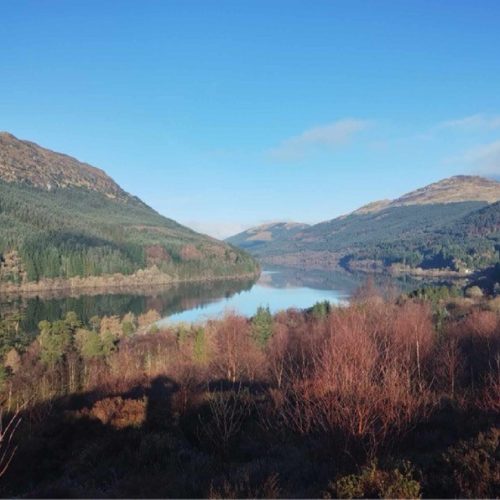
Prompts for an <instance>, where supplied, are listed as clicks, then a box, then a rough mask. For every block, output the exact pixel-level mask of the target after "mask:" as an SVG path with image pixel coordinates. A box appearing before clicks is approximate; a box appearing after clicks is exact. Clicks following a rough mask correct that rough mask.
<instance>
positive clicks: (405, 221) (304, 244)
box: [228, 201, 500, 273]
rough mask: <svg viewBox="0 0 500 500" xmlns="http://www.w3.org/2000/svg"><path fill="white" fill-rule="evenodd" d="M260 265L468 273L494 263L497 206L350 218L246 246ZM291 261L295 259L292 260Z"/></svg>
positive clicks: (399, 209) (472, 204)
mask: <svg viewBox="0 0 500 500" xmlns="http://www.w3.org/2000/svg"><path fill="white" fill-rule="evenodd" d="M228 241H231V242H238V241H240V243H238V246H240V247H241V248H245V249H247V250H248V251H250V252H251V253H252V254H254V255H256V256H257V257H258V258H260V259H261V260H263V261H268V262H272V263H278V264H287V263H288V264H292V265H293V264H294V263H300V264H301V265H308V263H311V262H313V261H314V263H315V264H318V263H319V265H321V263H322V262H325V267H328V266H329V265H331V262H332V261H333V262H335V263H336V264H337V265H341V266H343V267H346V268H348V269H351V270H352V269H365V270H368V269H370V270H373V269H380V270H381V269H387V268H391V269H397V268H399V269H412V268H413V269H415V268H420V269H423V270H431V271H432V270H449V271H458V272H465V273H470V272H472V271H475V270H478V269H483V268H486V267H488V266H491V265H494V264H496V263H497V262H498V261H499V248H500V203H498V202H497V203H493V204H491V205H489V204H488V203H487V202H486V201H462V202H456V203H434V204H428V203H425V204H415V205H405V206H390V207H388V208H381V209H378V210H374V211H363V210H362V211H357V212H354V213H352V214H350V215H347V216H343V217H338V218H336V219H333V220H330V221H327V222H323V223H320V224H316V225H314V226H311V227H308V228H304V229H302V230H300V231H298V232H295V233H294V234H290V235H285V234H283V235H281V236H280V237H279V238H274V239H273V240H272V241H268V242H260V244H259V245H250V244H249V242H248V241H243V242H241V236H240V235H236V236H235V237H233V238H230V239H229V240H228ZM294 257H295V260H294Z"/></svg>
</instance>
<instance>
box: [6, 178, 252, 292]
mask: <svg viewBox="0 0 500 500" xmlns="http://www.w3.org/2000/svg"><path fill="white" fill-rule="evenodd" d="M0 225H1V227H2V231H1V233H0V254H1V255H2V256H3V266H2V273H1V279H2V280H3V281H11V282H21V281H23V280H27V281H38V280H41V279H43V278H70V277H73V276H99V275H103V274H110V273H123V274H131V273H134V272H135V271H137V270H139V269H144V268H146V267H151V266H157V268H158V269H159V270H160V271H162V272H164V273H167V274H169V275H171V276H172V277H173V278H178V279H183V278H190V277H197V276H198V277H209V276H224V275H235V274H239V273H251V272H255V270H256V264H255V263H254V261H253V259H252V258H251V257H249V256H247V255H246V254H244V253H243V252H241V251H239V250H236V249H234V248H231V247H229V246H228V245H223V244H221V243H219V242H218V241H216V240H213V239H211V238H209V237H206V236H202V235H200V234H197V233H195V232H194V231H191V230H189V229H187V228H185V227H183V226H181V225H179V224H177V223H176V222H174V221H172V220H170V219H167V218H165V217H162V216H161V215H159V214H158V213H156V212H155V211H154V210H152V209H151V208H149V207H148V206H146V205H145V204H144V203H142V202H141V201H140V200H138V199H137V198H132V197H129V198H128V199H127V200H126V201H122V200H119V201H117V200H113V199H111V198H109V197H107V196H106V195H104V194H101V193H99V192H96V191H90V190H87V189H84V188H73V187H71V188H64V189H60V188H56V189H52V190H50V191H48V190H43V189H39V188H36V187H33V186H30V185H27V184H25V185H23V184H13V183H5V182H1V181H0Z"/></svg>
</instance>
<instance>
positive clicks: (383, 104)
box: [0, 0, 500, 237]
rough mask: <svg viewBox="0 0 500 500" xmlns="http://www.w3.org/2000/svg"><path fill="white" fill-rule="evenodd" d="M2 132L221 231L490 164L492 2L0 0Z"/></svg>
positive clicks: (345, 206)
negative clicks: (83, 165) (96, 169)
mask: <svg viewBox="0 0 500 500" xmlns="http://www.w3.org/2000/svg"><path fill="white" fill-rule="evenodd" d="M0 12H1V28H0V129H2V130H6V131H9V132H11V133H13V134H14V135H16V136H18V137H20V138H23V139H29V140H32V141H35V142H37V143H39V144H41V145H43V146H46V147H49V148H51V149H54V150H57V151H61V152H65V153H67V154H70V155H73V156H75V157H77V158H78V159H80V160H82V161H86V162H89V163H91V164H93V165H96V166H99V167H101V168H103V169H104V170H105V171H106V172H107V173H109V174H110V175H111V176H112V177H113V178H114V179H115V180H116V181H117V182H118V183H119V184H121V185H122V186H123V187H124V188H125V189H126V190H128V191H130V192H132V193H134V194H136V195H138V196H140V197H141V198H142V199H143V200H144V201H146V202H147V203H148V204H150V205H151V206H152V207H154V208H155V209H156V210H158V211H159V212H160V213H162V214H164V215H167V216H169V217H171V218H174V219H176V220H178V221H180V222H182V223H184V224H187V225H190V226H192V227H194V228H196V229H198V230H201V231H203V232H207V233H210V234H212V235H215V236H218V237H221V236H228V235H230V234H231V233H235V232H238V231H239V230H240V229H242V228H244V227H247V226H249V225H253V224H256V223H261V222H267V221H270V220H296V221H303V222H317V221H321V220H325V219H330V218H333V217H335V216H337V215H340V214H343V213H346V212H349V211H350V210H352V209H355V208H357V207H359V206H360V205H363V204H365V203H367V202H369V201H373V200H376V199H381V198H393V197H396V196H398V195H400V194H402V193H404V192H407V191H409V190H412V189H415V188H417V187H421V186H422V185H425V184H428V183H430V182H433V181H436V180H439V179H441V178H443V177H447V176H450V175H455V174H461V173H479V174H483V175H491V176H494V175H499V174H500V91H499V89H500V28H499V26H500V2H498V1H497V0H494V1H481V0H475V1H472V0H470V1H466V2H465V1H460V0H454V1H453V2H452V1H438V0H435V1H421V0H419V1H392V2H388V1H364V2H361V1H355V0H350V1H345V2H343V1H321V0H314V1H306V0H303V1H300V2H299V1H294V0H286V1H285V0H281V1H278V0H264V1H258V0H254V1H244V0H226V1H225V0H217V1H212V0H199V1H191V0H179V1H168V0H163V1H155V0H148V1H139V0H136V1H126V0H120V1H111V0H109V1H102V0H98V1H94V0H85V1H79V0H43V1H42V0H33V1H24V0H2V1H1V3H0Z"/></svg>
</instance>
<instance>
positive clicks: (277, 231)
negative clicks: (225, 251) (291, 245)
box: [226, 222, 310, 251]
mask: <svg viewBox="0 0 500 500" xmlns="http://www.w3.org/2000/svg"><path fill="white" fill-rule="evenodd" d="M308 227H310V226H309V224H302V223H299V222H270V223H267V224H261V225H259V226H254V227H251V228H250V229H247V230H246V231H243V232H241V233H238V234H236V235H234V236H231V237H230V238H227V239H226V242H228V243H231V245H235V246H237V247H239V248H243V249H246V250H248V251H251V250H256V249H257V248H259V246H265V245H267V244H268V243H269V242H271V241H276V240H284V239H288V238H291V237H293V236H295V235H296V234H298V233H300V232H301V231H302V230H304V229H306V228H308Z"/></svg>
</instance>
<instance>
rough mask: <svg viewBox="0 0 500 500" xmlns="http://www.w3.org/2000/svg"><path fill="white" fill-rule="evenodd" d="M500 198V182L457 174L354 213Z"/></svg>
mask: <svg viewBox="0 0 500 500" xmlns="http://www.w3.org/2000/svg"><path fill="white" fill-rule="evenodd" d="M499 200H500V182H497V181H494V180H490V179H485V178H484V177H479V176H477V175H456V176H454V177H449V178H447V179H443V180H441V181H438V182H435V183H433V184H429V185H428V186H425V187H423V188H420V189H417V190H415V191H411V192H410V193H407V194H404V195H403V196H401V197H399V198H396V199H395V200H381V201H375V202H372V203H369V204H368V205H364V206H363V207H361V208H359V209H358V210H356V211H355V212H354V213H370V212H378V211H380V210H384V209H385V208H391V207H402V206H408V205H432V204H435V203H460V202H464V201H485V202H487V203H494V202H496V201H499Z"/></svg>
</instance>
